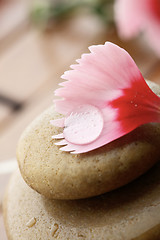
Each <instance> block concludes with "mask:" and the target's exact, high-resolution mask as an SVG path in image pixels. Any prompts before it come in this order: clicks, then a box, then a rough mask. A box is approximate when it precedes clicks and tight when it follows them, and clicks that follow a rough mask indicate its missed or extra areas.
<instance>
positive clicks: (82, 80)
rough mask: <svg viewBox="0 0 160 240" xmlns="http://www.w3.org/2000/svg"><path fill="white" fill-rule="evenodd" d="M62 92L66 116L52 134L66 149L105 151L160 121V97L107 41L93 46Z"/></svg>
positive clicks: (128, 58)
mask: <svg viewBox="0 0 160 240" xmlns="http://www.w3.org/2000/svg"><path fill="white" fill-rule="evenodd" d="M89 49H90V51H91V53H89V54H83V55H82V57H81V59H79V60H77V62H78V64H75V65H72V66H71V68H72V70H69V71H67V72H65V73H64V75H63V76H62V77H63V78H64V79H65V80H67V81H64V82H62V83H61V84H60V85H61V86H62V87H61V88H59V89H57V90H56V92H55V94H56V96H59V97H61V99H58V100H56V101H55V105H56V110H57V112H59V113H61V114H63V115H64V118H62V119H58V120H53V121H52V122H51V123H52V124H53V125H55V126H59V127H62V128H63V129H62V131H63V132H62V133H61V134H59V135H56V136H53V138H55V139H62V140H60V141H59V142H57V143H56V145H60V146H63V145H64V146H63V147H61V150H63V151H70V152H72V153H75V154H77V153H84V152H88V151H91V150H93V149H96V148H98V147H101V146H103V145H105V144H107V143H109V142H111V141H113V140H115V139H117V138H119V137H121V136H123V135H125V134H127V133H129V132H130V131H132V130H133V129H135V128H137V127H138V126H140V125H142V124H144V123H148V122H159V121H160V98H159V97H158V96H157V95H155V94H154V93H153V92H152V91H151V89H150V88H149V87H148V85H147V84H146V82H145V80H144V78H143V76H142V75H141V73H140V71H139V69H138V67H137V66H136V64H135V62H134V61H133V59H132V58H131V56H130V55H129V54H128V53H127V52H126V51H125V50H124V49H122V48H120V47H118V46H116V45H115V44H112V43H110V42H106V43H105V44H104V45H97V46H92V47H90V48H89Z"/></svg>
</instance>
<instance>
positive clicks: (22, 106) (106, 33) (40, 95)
mask: <svg viewBox="0 0 160 240" xmlns="http://www.w3.org/2000/svg"><path fill="white" fill-rule="evenodd" d="M5 2H7V1H5ZM28 2H29V1H28ZM105 41H112V42H114V43H117V44H119V45H120V46H122V47H124V48H125V49H126V50H127V51H128V52H129V53H130V54H131V56H132V57H133V58H134V60H135V62H136V63H137V65H138V67H139V68H140V70H141V72H142V74H143V76H144V77H145V78H147V79H150V80H152V81H155V82H157V83H158V82H159V83H160V61H159V60H158V59H157V58H156V56H155V55H154V54H153V53H152V51H151V50H150V49H149V48H148V47H147V46H146V45H145V44H144V42H143V41H142V39H136V40H135V39H134V40H132V41H129V42H122V41H120V40H119V39H118V37H117V35H116V32H115V30H114V29H110V30H109V29H108V30H107V29H106V28H105V26H102V24H101V22H99V20H98V19H97V18H95V17H93V16H89V15H80V14H79V15H78V16H77V17H74V19H70V20H68V21H67V22H65V23H64V24H61V25H60V26H59V25H58V26H55V27H54V29H53V30H52V31H48V32H42V31H41V30H40V29H37V28H35V27H33V26H31V24H30V23H29V20H28V5H27V4H26V1H23V0H21V1H20V0H14V1H13V0H12V1H8V2H7V3H5V4H0V95H1V96H3V97H4V96H5V97H6V98H9V99H10V100H12V101H11V102H9V101H8V102H7V103H6V101H5V102H4V99H3V101H2V98H1V101H0V163H2V162H5V161H7V160H8V159H10V158H14V157H15V154H16V153H15V152H16V144H17V141H18V139H19V136H20V134H21V133H22V131H23V129H24V128H25V127H26V126H27V125H28V124H29V123H30V122H31V121H32V120H33V119H34V118H35V117H36V116H37V115H38V114H39V113H41V112H42V111H43V110H45V109H46V108H47V107H48V106H50V105H51V104H52V100H53V91H54V89H55V88H56V87H57V86H58V83H59V82H60V76H61V75H62V74H63V72H64V71H65V70H67V69H69V66H70V64H72V63H74V62H75V59H77V58H79V57H80V55H81V54H82V53H83V52H88V50H87V47H88V46H89V45H92V44H100V43H104V42H105ZM9 176H10V174H6V175H5V174H3V176H2V175H1V176H0V191H1V192H0V193H1V194H2V191H3V189H4V186H5V185H6V184H7V182H8V179H9ZM0 239H1V240H6V239H7V238H6V236H5V231H4V227H3V222H2V208H1V202H0Z"/></svg>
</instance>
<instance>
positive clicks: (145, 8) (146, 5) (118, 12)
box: [114, 0, 160, 56]
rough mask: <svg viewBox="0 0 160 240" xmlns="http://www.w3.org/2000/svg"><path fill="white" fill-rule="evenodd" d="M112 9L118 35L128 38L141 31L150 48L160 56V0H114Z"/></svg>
mask: <svg viewBox="0 0 160 240" xmlns="http://www.w3.org/2000/svg"><path fill="white" fill-rule="evenodd" d="M114 10H115V11H114V13H115V22H116V25H117V30H118V33H119V35H120V36H121V37H122V38H124V39H129V38H132V37H134V36H136V35H137V34H138V33H140V32H141V31H143V33H144V35H145V36H146V39H147V40H148V43H149V44H150V46H151V48H152V49H153V50H154V51H155V53H156V54H157V55H158V56H160V44H159V37H160V1H159V0H116V1H115V6H114Z"/></svg>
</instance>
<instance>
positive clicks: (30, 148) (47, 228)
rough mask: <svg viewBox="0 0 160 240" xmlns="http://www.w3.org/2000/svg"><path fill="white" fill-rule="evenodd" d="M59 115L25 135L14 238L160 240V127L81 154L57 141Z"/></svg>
mask: <svg viewBox="0 0 160 240" xmlns="http://www.w3.org/2000/svg"><path fill="white" fill-rule="evenodd" d="M149 85H150V87H151V88H152V90H153V91H154V92H155V93H156V94H160V87H159V86H158V85H156V84H153V83H149ZM58 117H59V115H58V114H57V113H56V112H55V110H54V107H51V108H50V109H48V110H47V111H45V112H44V113H42V114H41V116H39V117H38V118H37V119H36V120H34V121H33V123H31V125H30V126H29V127H28V128H27V129H26V130H25V131H24V133H23V134H22V136H21V138H20V141H19V144H18V148H17V159H18V163H19V169H20V171H17V172H16V173H15V174H14V175H13V176H12V178H11V180H10V184H9V186H8V189H7V192H6V197H5V199H4V219H5V225H6V230H7V235H8V239H9V240H25V239H27V240H41V239H43V240H52V239H60V240H82V239H87V240H91V239H92V240H131V239H132V240H133V239H134V240H149V239H150V240H158V239H160V174H159V172H160V164H159V163H157V162H158V160H159V159H160V151H159V146H160V124H158V123H156V124H155V123H154V124H153V123H150V124H146V125H143V126H141V127H139V128H137V129H136V130H134V131H133V132H131V133H129V134H127V135H126V136H124V137H122V138H120V139H117V140H116V141H114V142H111V143H109V144H107V145H105V146H104V147H101V148H99V149H96V150H94V151H91V152H88V153H85V154H77V155H74V154H71V153H66V152H62V151H60V150H59V147H58V146H56V145H55V144H54V143H55V142H54V140H52V138H51V136H52V135H55V134H58V133H60V131H61V130H60V129H59V128H56V127H53V126H52V125H51V124H50V120H51V119H57V118H58ZM154 164H156V165H155V166H154V167H152V166H153V165H154ZM151 167H152V168H151ZM150 168H151V169H150ZM149 169H150V170H149ZM148 170H149V171H148ZM147 171H148V172H147ZM20 172H21V174H20ZM145 172H147V173H145ZM144 173H145V174H144ZM141 175H142V176H141ZM134 179H136V180H134ZM132 180H134V181H132Z"/></svg>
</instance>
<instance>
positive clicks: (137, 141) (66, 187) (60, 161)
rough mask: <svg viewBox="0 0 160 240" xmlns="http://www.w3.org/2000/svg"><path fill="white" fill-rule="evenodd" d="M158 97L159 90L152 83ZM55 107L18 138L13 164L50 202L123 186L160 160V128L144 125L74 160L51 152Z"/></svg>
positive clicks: (62, 153) (57, 148) (77, 197)
mask: <svg viewBox="0 0 160 240" xmlns="http://www.w3.org/2000/svg"><path fill="white" fill-rule="evenodd" d="M151 86H152V88H153V89H154V90H155V91H157V92H156V93H157V94H159V93H160V87H159V86H158V85H156V84H153V83H151ZM59 117H60V116H59V115H58V114H57V113H55V111H54V107H51V108H50V109H48V110H46V111H45V112H44V113H42V115H40V116H39V117H38V118H37V119H36V120H34V121H33V122H32V123H31V124H30V126H29V127H28V128H27V129H26V130H25V131H24V133H23V134H22V136H21V138H20V140H19V144H18V148H17V159H18V162H19V166H20V171H21V173H22V176H23V178H24V180H25V181H26V182H27V184H28V185H29V186H30V187H32V188H33V189H35V190H36V191H37V192H39V193H41V194H43V195H45V196H46V197H47V198H52V199H80V198H87V197H91V196H96V195H99V194H102V193H105V192H108V191H111V190H113V189H116V188H118V187H120V186H123V185H125V184H127V183H128V182H130V181H132V180H133V179H135V178H137V177H138V176H140V175H141V174H143V173H144V172H146V171H147V170H148V169H149V168H150V167H151V166H153V165H154V164H155V163H156V162H157V161H158V160H159V159H160V151H159V146H160V124H159V123H154V124H153V123H150V124H146V125H143V126H141V127H139V128H137V129H136V130H134V131H132V132H131V133H129V134H127V135H126V136H124V137H122V138H120V139H117V140H115V141H113V142H112V143H109V144H107V145H105V146H103V147H101V148H98V149H96V150H94V151H91V152H88V153H85V154H77V155H73V154H70V153H66V152H62V151H60V150H59V147H58V146H55V145H54V143H55V142H56V141H55V140H52V135H55V134H58V133H60V132H61V131H62V130H61V129H60V128H56V127H53V126H52V125H51V124H50V120H51V119H56V118H59Z"/></svg>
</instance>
